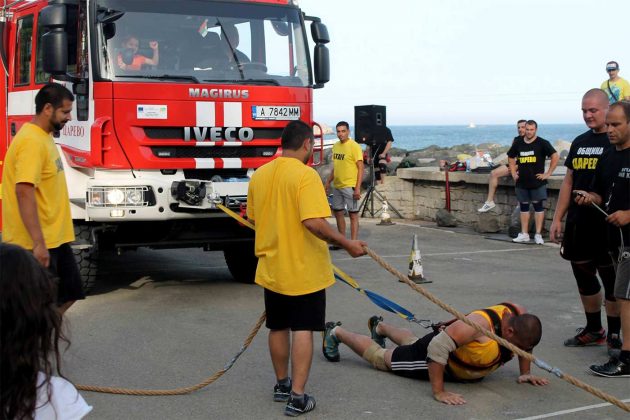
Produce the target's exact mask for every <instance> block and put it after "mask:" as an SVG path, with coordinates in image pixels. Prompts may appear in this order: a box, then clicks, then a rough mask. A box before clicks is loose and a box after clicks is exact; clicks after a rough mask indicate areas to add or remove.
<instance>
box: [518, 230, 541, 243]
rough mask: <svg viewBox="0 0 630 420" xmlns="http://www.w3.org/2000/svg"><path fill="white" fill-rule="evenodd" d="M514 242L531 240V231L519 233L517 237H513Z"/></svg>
mask: <svg viewBox="0 0 630 420" xmlns="http://www.w3.org/2000/svg"><path fill="white" fill-rule="evenodd" d="M541 239H542V238H541ZM512 242H520V243H522V242H529V233H522V232H521V233H519V234H518V236H517V237H516V238H514V239H512Z"/></svg>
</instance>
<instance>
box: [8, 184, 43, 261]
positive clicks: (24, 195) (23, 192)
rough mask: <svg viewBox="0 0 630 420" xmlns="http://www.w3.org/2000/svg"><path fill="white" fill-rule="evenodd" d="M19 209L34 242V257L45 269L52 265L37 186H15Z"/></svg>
mask: <svg viewBox="0 0 630 420" xmlns="http://www.w3.org/2000/svg"><path fill="white" fill-rule="evenodd" d="M15 195H16V196H17V203H18V208H19V210H20V217H21V218H22V223H24V226H25V227H26V230H27V231H28V234H29V235H30V236H31V240H32V241H33V255H34V256H35V258H37V261H39V263H40V264H41V265H43V266H44V267H48V265H49V264H50V254H49V253H48V248H46V241H45V239H44V232H43V231H42V227H41V224H40V223H39V216H38V215H37V201H36V200H35V186H34V185H33V184H28V183H23V182H21V183H18V184H17V185H16V186H15Z"/></svg>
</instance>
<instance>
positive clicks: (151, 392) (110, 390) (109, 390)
mask: <svg viewBox="0 0 630 420" xmlns="http://www.w3.org/2000/svg"><path fill="white" fill-rule="evenodd" d="M265 318H266V314H265V312H263V313H262V314H261V315H260V318H258V322H257V323H256V325H254V328H252V330H251V331H250V333H249V335H248V336H247V338H246V339H245V342H244V343H243V346H242V347H241V349H240V350H239V351H238V353H236V355H235V356H234V357H233V358H232V360H230V361H229V362H228V363H227V364H226V365H225V366H224V367H223V369H221V370H219V371H217V372H216V373H215V374H214V375H212V376H210V377H209V378H207V379H205V380H204V381H203V382H199V383H198V384H196V385H192V386H187V387H183V388H175V389H131V388H116V387H109V386H92V385H77V386H76V387H77V389H79V390H81V391H90V392H103V393H106V394H121V395H144V396H152V397H153V396H158V395H183V394H190V393H191V392H194V391H197V390H199V389H201V388H204V387H206V386H208V385H210V384H211V383H213V382H214V381H216V380H217V379H219V378H220V377H221V376H223V374H224V373H225V372H227V371H228V370H230V368H231V367H232V366H233V365H234V363H235V362H236V360H237V359H238V358H239V357H240V356H241V354H243V353H244V352H245V350H246V349H247V347H249V345H250V344H251V343H252V340H253V339H254V337H255V336H256V334H257V333H258V330H260V327H262V324H263V322H265Z"/></svg>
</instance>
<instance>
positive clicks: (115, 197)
mask: <svg viewBox="0 0 630 420" xmlns="http://www.w3.org/2000/svg"><path fill="white" fill-rule="evenodd" d="M105 197H106V199H107V200H106V203H107V204H111V205H114V206H118V205H120V204H122V203H123V202H124V201H125V193H124V192H123V191H122V190H121V189H118V188H114V189H111V190H109V191H107V193H106V194H105Z"/></svg>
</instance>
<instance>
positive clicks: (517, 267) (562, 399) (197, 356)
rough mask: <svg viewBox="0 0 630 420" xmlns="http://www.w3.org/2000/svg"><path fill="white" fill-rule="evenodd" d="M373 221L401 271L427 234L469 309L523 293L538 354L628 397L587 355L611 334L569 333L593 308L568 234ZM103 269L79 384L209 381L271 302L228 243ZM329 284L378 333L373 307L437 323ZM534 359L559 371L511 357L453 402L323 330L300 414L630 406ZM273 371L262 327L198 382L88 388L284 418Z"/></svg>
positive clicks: (376, 236)
mask: <svg viewBox="0 0 630 420" xmlns="http://www.w3.org/2000/svg"><path fill="white" fill-rule="evenodd" d="M331 222H332V220H331ZM376 222H378V220H373V219H362V220H361V229H360V237H361V239H363V240H365V241H367V242H368V244H369V246H370V247H371V248H372V249H373V250H375V251H376V252H377V253H378V254H379V255H381V256H383V257H384V258H385V259H386V260H387V261H388V262H389V263H390V264H392V265H393V266H395V267H397V268H398V269H400V270H401V271H403V272H406V270H407V267H408V259H409V254H410V251H411V242H412V238H413V234H414V233H415V234H418V237H419V242H420V250H421V253H422V263H423V268H424V273H425V275H426V277H427V278H428V279H430V280H432V281H433V283H430V284H427V285H426V286H425V287H426V288H427V289H428V290H430V291H431V292H432V293H434V294H435V295H437V296H438V297H439V298H440V299H442V300H444V301H445V302H447V303H448V304H450V305H452V306H454V307H456V308H457V309H459V310H461V311H463V312H467V311H471V310H474V309H477V308H481V307H485V306H489V305H492V304H496V303H499V302H502V301H505V300H510V301H513V302H517V303H520V304H522V305H524V306H525V307H527V308H528V310H529V311H530V312H532V313H534V314H537V315H538V316H539V317H540V318H541V320H542V323H543V338H542V342H541V344H540V345H539V346H538V347H537V348H536V349H535V354H536V356H537V357H539V358H541V359H543V360H545V361H547V362H548V363H550V364H551V365H554V366H557V367H558V368H560V369H561V370H563V371H564V372H567V373H570V374H571V375H574V376H575V377H577V378H578V379H581V380H583V381H585V382H587V383H589V384H591V385H593V386H595V387H598V388H600V389H602V390H604V391H606V392H609V393H611V394H613V395H614V396H616V397H618V398H620V399H626V400H628V399H629V398H630V380H628V379H627V378H625V379H623V378H622V379H606V378H600V377H596V376H593V375H591V374H589V373H588V372H587V367H588V365H590V364H592V363H603V362H605V361H606V359H607V355H606V348H605V346H604V347H589V348H583V349H579V348H566V347H564V346H563V345H562V342H563V340H564V339H565V338H567V337H569V336H571V335H572V334H574V332H575V329H576V328H578V327H580V326H582V324H583V323H584V315H583V313H582V309H581V305H580V302H579V298H578V294H577V290H576V286H575V281H574V279H573V276H572V274H571V269H570V266H569V264H568V263H567V262H566V261H563V260H562V259H561V258H560V257H559V255H558V247H557V246H554V245H550V244H546V245H544V246H536V245H522V244H513V243H511V242H509V241H507V240H506V241H500V240H499V241H497V240H490V239H487V238H484V237H483V236H481V235H477V234H471V233H470V232H467V231H465V230H464V231H449V230H445V229H438V228H435V227H434V225H430V224H426V223H420V222H415V221H413V222H401V221H397V223H396V224H395V225H393V226H378V225H377V224H376ZM494 239H496V237H495V238H494ZM506 239H507V238H506ZM332 257H333V263H334V264H336V265H338V266H339V267H340V268H341V269H342V270H344V271H345V272H346V273H348V274H350V275H351V276H353V277H354V278H355V279H356V280H357V281H358V282H359V284H360V285H361V286H362V287H364V288H367V289H370V290H372V291H374V292H376V293H379V294H381V295H383V296H385V297H387V298H389V299H391V300H393V301H395V302H397V303H398V304H400V305H402V306H403V307H405V308H407V309H409V310H410V311H412V312H413V313H414V314H416V316H417V317H418V318H426V319H430V320H434V321H435V320H447V319H450V318H452V317H451V316H450V315H449V314H447V313H445V312H443V311H442V310H441V309H439V308H438V307H437V306H435V305H434V304H433V303H431V302H429V301H428V300H426V299H425V298H423V297H422V296H421V295H419V294H418V293H416V292H415V291H413V290H412V289H410V288H409V287H408V286H407V285H405V284H403V283H399V282H398V280H397V279H396V278H394V277H393V276H392V275H391V274H389V273H387V272H386V271H385V270H384V269H382V268H381V267H380V266H378V265H377V264H376V263H375V262H374V261H372V260H371V259H370V258H369V257H361V258H358V259H353V258H350V257H349V256H348V255H347V254H346V253H345V252H344V251H332ZM104 267H105V269H106V274H105V276H104V279H103V282H102V283H101V284H100V285H99V287H98V290H97V291H96V292H95V293H94V294H93V295H91V296H89V297H88V298H87V300H85V301H81V302H78V303H77V304H75V305H74V306H73V307H72V308H71V309H70V310H69V312H68V313H67V323H66V326H67V329H68V335H69V337H70V340H71V343H72V344H71V346H70V348H69V349H68V350H67V351H66V352H65V354H64V357H63V361H64V365H63V373H64V374H65V375H66V376H67V377H68V378H69V379H70V380H72V381H73V382H75V383H77V384H86V385H102V386H120V387H128V388H144V389H168V388H177V387H182V386H188V385H191V384H194V383H197V382H200V381H201V380H203V379H205V378H206V377H208V376H210V375H211V374H212V373H214V372H215V371H216V370H218V369H221V368H222V367H223V366H224V365H225V364H226V363H227V362H228V361H229V360H230V359H231V358H232V357H233V355H234V354H235V353H236V352H237V351H238V350H239V349H240V347H241V344H242V342H243V340H244V339H245V337H246V336H247V334H248V333H249V331H250V329H251V328H252V326H253V325H254V324H255V322H256V320H257V319H258V317H259V316H260V314H261V312H262V311H263V299H262V289H260V288H259V287H258V286H256V285H244V284H239V283H235V282H233V281H232V280H231V277H230V274H229V272H228V270H227V268H226V266H225V263H224V261H223V255H222V253H220V252H203V251H202V250H201V249H199V250H165V251H155V250H140V251H137V252H129V253H125V254H123V255H122V256H111V257H108V258H107V260H106V261H105V264H104ZM327 296H328V306H327V314H328V315H327V317H328V319H329V320H334V321H342V322H343V325H344V327H346V328H349V329H351V330H354V331H358V332H362V333H366V334H367V333H368V330H367V320H368V318H369V317H370V316H371V315H373V314H381V315H383V316H384V317H385V320H386V321H388V322H390V323H393V324H395V325H398V326H401V327H408V328H411V329H412V330H414V331H415V333H416V335H419V336H421V335H423V334H425V333H426V332H428V331H427V330H424V329H423V328H421V327H420V326H418V325H415V324H410V323H408V322H406V321H405V320H403V319H401V318H399V317H397V316H395V315H392V314H388V313H383V310H381V309H380V308H378V307H376V306H375V305H374V304H373V303H371V302H370V301H369V300H368V299H367V298H366V297H365V296H363V295H361V294H359V293H357V292H356V291H354V290H353V289H352V288H350V287H348V286H346V285H344V284H341V283H339V282H338V283H337V284H335V285H334V286H333V287H331V288H330V289H329V291H328V295H327ZM532 371H533V372H534V373H535V374H539V375H542V376H546V377H549V378H550V380H551V383H550V385H548V386H546V387H534V386H531V385H527V384H517V383H516V381H515V380H516V378H517V376H518V364H517V362H516V361H512V362H510V363H508V364H507V365H506V366H503V367H502V368H501V369H499V370H498V371H496V372H494V373H493V374H492V375H490V376H489V377H487V378H486V379H485V380H483V381H482V382H480V383H476V384H447V389H450V390H452V391H454V392H458V393H460V394H463V396H464V398H466V400H467V404H466V405H464V406H459V407H452V406H446V405H443V404H441V403H438V402H436V401H434V400H433V398H432V396H431V388H430V385H429V383H428V382H422V381H415V380H411V379H406V378H401V377H397V376H394V375H392V374H390V373H386V372H378V371H376V370H374V369H372V368H371V367H370V366H369V365H368V364H367V363H365V362H364V361H363V360H362V359H361V358H360V357H358V356H356V355H354V354H353V353H352V352H351V351H350V350H349V349H348V348H346V347H341V362H339V363H330V362H327V361H326V360H325V359H324V357H323V356H322V354H321V338H320V336H319V334H317V335H316V336H315V353H314V358H313V368H312V371H311V376H310V380H309V383H308V389H307V392H308V393H310V394H312V395H314V396H315V398H316V399H317V408H316V410H315V411H314V412H313V413H309V414H308V415H306V416H303V417H305V418H309V419H324V418H326V419H330V418H334V419H358V418H361V419H363V418H382V417H388V418H398V419H437V418H443V419H522V418H566V419H568V418H581V419H599V420H602V419H621V418H628V413H624V412H623V411H622V410H620V409H619V408H617V407H614V406H610V405H608V406H603V407H602V406H600V405H601V404H603V403H605V402H604V401H602V400H600V399H598V398H597V397H595V396H593V395H591V394H588V393H586V392H584V391H582V390H580V389H578V388H576V387H574V386H572V385H570V384H568V383H566V382H565V381H563V380H560V379H557V378H555V377H551V376H550V375H548V374H547V373H546V372H543V371H541V370H539V369H537V368H536V367H533V368H532ZM274 381H275V378H274V375H273V370H272V367H271V362H270V360H269V354H268V350H267V339H266V331H265V329H264V327H263V329H262V330H261V332H260V333H259V334H258V336H257V337H256V338H255V339H254V341H253V343H252V345H251V347H250V348H249V349H248V350H247V351H246V352H245V353H244V354H243V356H242V357H241V359H240V360H239V361H238V362H237V363H236V365H235V366H234V367H233V368H232V369H231V370H230V371H229V372H227V373H226V374H225V375H224V376H223V377H222V378H221V379H219V380H218V381H217V382H215V383H214V384H212V385H210V386H208V387H206V388H204V389H202V390H200V391H197V392H195V393H193V394H190V395H183V396H170V397H134V396H119V395H108V394H98V393H90V392H84V393H83V396H84V398H85V399H86V401H87V402H88V403H89V404H91V405H92V406H93V407H94V410H93V412H92V413H91V415H90V416H89V418H94V419H251V418H257V419H274V418H284V416H283V415H282V412H283V408H284V406H283V404H282V403H275V402H273V401H272V388H273V385H274ZM628 401H630V400H628ZM591 406H594V407H591ZM575 410H578V411H575ZM565 411H566V414H562V412H565ZM541 416H542V417H541Z"/></svg>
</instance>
